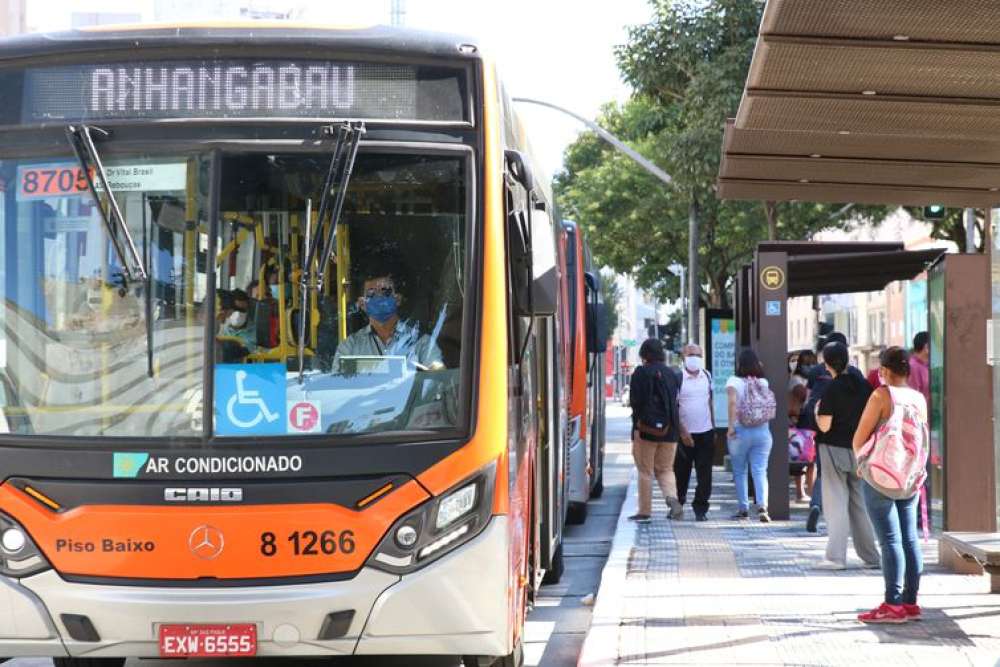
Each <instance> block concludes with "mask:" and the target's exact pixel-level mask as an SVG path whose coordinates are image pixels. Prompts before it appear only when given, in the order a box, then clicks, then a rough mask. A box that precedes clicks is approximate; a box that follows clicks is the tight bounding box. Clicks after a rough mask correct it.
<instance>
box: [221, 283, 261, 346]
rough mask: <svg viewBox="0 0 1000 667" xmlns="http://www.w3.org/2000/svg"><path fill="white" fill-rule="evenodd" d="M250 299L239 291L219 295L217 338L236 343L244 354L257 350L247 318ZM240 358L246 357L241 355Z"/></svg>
mask: <svg viewBox="0 0 1000 667" xmlns="http://www.w3.org/2000/svg"><path fill="white" fill-rule="evenodd" d="M249 308H250V297H248V296H247V293H246V292H244V291H243V290H241V289H236V290H232V291H231V292H220V294H219V314H218V317H219V320H220V326H219V338H221V339H230V340H232V342H234V343H238V344H239V345H241V346H242V347H243V348H244V349H245V350H246V353H250V352H254V351H255V350H256V349H257V335H256V332H255V331H254V327H253V326H251V323H250V320H249V318H248V316H247V311H248V310H249ZM240 356H246V355H245V354H242V355H240Z"/></svg>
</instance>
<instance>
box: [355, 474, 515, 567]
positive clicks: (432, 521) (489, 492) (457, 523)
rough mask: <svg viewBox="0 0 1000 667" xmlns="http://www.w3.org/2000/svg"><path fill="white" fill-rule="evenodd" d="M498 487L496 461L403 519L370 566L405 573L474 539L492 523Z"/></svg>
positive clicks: (387, 538) (386, 537) (393, 529)
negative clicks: (495, 489)
mask: <svg viewBox="0 0 1000 667" xmlns="http://www.w3.org/2000/svg"><path fill="white" fill-rule="evenodd" d="M495 486H496V462H494V463H491V464H490V465H488V466H487V467H486V468H483V469H482V470H481V471H479V472H478V473H476V474H475V475H474V476H472V477H470V478H469V479H467V480H465V481H464V482H462V483H461V484H458V485H457V486H455V487H454V488H453V489H451V490H449V491H447V492H445V493H442V494H441V495H440V496H438V497H437V498H433V499H431V500H429V501H427V502H426V503H424V504H423V505H421V506H420V507H417V508H416V509H414V510H412V511H411V512H409V513H408V514H405V515H404V516H403V517H402V518H400V519H399V520H398V521H397V522H396V523H395V525H394V526H393V527H392V528H391V529H390V530H389V532H388V533H386V536H385V537H384V538H382V541H381V542H380V543H379V545H378V547H377V548H376V549H375V552H374V553H373V554H372V556H371V558H369V559H368V565H370V566H372V567H375V568H378V569H380V570H385V571H387V572H392V573H394V574H405V573H407V572H412V571H413V570H416V569H418V568H421V567H423V566H424V565H426V564H427V563H430V562H431V561H433V560H435V559H437V558H440V557H441V556H443V555H444V554H446V553H448V552H449V551H451V550H452V549H454V548H455V547H457V546H459V545H460V544H462V543H464V542H467V541H469V540H471V539H472V538H473V537H475V536H476V535H478V534H479V533H480V532H481V531H482V529H483V528H484V527H485V526H486V524H487V522H488V521H489V518H490V515H491V513H492V509H493V492H494V487H495Z"/></svg>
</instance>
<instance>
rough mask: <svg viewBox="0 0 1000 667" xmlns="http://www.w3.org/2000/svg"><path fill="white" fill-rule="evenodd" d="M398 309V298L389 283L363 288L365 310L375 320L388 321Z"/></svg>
mask: <svg viewBox="0 0 1000 667" xmlns="http://www.w3.org/2000/svg"><path fill="white" fill-rule="evenodd" d="M398 310H399V298H398V297H397V295H396V290H395V288H394V287H393V286H392V285H391V284H383V285H377V286H375V287H371V288H369V289H367V290H365V312H366V313H368V317H370V318H372V319H373V320H375V321H376V322H379V323H382V322H388V321H389V320H390V319H392V316H393V315H395V314H396V313H397V312H398Z"/></svg>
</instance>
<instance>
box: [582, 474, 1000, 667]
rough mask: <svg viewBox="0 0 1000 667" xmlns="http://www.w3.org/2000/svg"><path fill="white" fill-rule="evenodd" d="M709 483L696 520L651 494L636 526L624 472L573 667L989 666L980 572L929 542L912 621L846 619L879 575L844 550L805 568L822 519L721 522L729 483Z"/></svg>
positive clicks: (801, 510)
mask: <svg viewBox="0 0 1000 667" xmlns="http://www.w3.org/2000/svg"><path fill="white" fill-rule="evenodd" d="M692 477H693V476H692ZM714 482H715V487H714V491H713V498H712V511H711V512H710V513H709V521H707V522H704V523H695V522H694V520H693V515H692V513H691V511H690V508H689V507H688V506H685V517H684V519H683V520H682V521H679V522H677V521H669V520H668V519H666V508H665V506H664V504H663V500H662V498H661V497H660V496H659V495H657V496H656V497H655V500H654V515H655V517H654V520H653V522H652V523H650V524H647V525H640V526H637V525H636V524H634V523H632V522H630V521H628V520H627V519H626V517H628V516H629V515H631V514H634V513H635V511H636V480H635V473H634V471H633V473H632V478H631V481H630V483H629V490H628V495H627V496H626V499H625V503H624V505H623V506H622V511H621V515H620V516H619V519H618V525H617V530H616V534H615V540H614V545H613V547H612V551H611V556H610V557H609V559H608V562H607V565H606V566H605V569H604V573H603V577H602V581H601V588H600V592H599V594H598V597H597V602H596V606H595V609H594V616H593V621H592V625H591V629H590V631H589V633H588V636H587V639H586V642H585V643H584V648H583V652H582V653H581V656H580V661H579V665H580V667H594V666H597V665H617V664H621V665H662V664H673V665H678V664H696V665H850V666H852V667H854V666H859V665H934V666H935V667H955V666H957V665H976V666H977V667H978V666H983V667H1000V595H992V596H991V595H990V594H989V593H988V590H989V584H988V580H987V578H985V577H971V576H961V575H954V574H950V573H947V572H945V571H943V570H942V569H940V568H939V567H938V566H937V543H936V541H935V540H933V539H931V541H930V542H928V543H926V544H924V545H923V546H924V555H925V572H924V578H923V581H922V584H921V595H920V603H921V605H922V606H923V608H924V620H922V621H919V622H911V623H907V624H905V625H897V626H865V625H863V624H861V623H859V622H858V621H857V620H856V618H855V617H856V615H857V613H858V612H859V611H862V610H867V609H870V608H871V607H874V606H875V605H876V604H877V603H879V602H881V595H882V590H883V585H882V576H881V573H880V572H878V571H874V572H872V571H866V570H862V569H860V568H859V566H860V561H858V560H856V555H855V554H853V553H850V556H851V558H853V559H854V560H853V561H851V565H853V566H854V567H853V568H852V569H848V570H846V571H843V572H821V571H815V570H812V569H811V566H812V565H813V564H814V563H816V562H818V561H819V560H820V559H821V558H822V557H823V550H824V547H825V544H826V537H825V533H824V530H823V527H822V523H821V528H820V533H819V534H816V535H813V534H809V533H807V532H805V529H804V525H805V512H806V509H805V507H804V506H795V507H793V510H792V520H791V521H779V522H775V523H772V524H762V523H760V522H757V521H752V522H748V521H742V522H737V521H731V520H729V519H728V517H729V516H730V515H731V514H733V512H735V509H736V503H735V493H734V489H733V484H732V476H731V475H730V474H729V473H726V472H724V471H722V470H721V469H718V468H717V469H716V471H715V479H714ZM693 483H694V480H693V479H692V485H693ZM654 486H655V485H654ZM656 493H657V494H658V493H659V492H658V491H657V492H656ZM691 493H693V489H692V490H691Z"/></svg>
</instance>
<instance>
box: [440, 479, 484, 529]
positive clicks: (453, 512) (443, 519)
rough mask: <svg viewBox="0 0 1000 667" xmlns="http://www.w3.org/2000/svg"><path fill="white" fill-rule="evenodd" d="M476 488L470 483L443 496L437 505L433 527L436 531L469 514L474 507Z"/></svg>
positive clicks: (473, 483) (474, 484) (475, 485)
mask: <svg viewBox="0 0 1000 667" xmlns="http://www.w3.org/2000/svg"><path fill="white" fill-rule="evenodd" d="M476 487H477V484H476V483H475V482H472V483H471V484H466V485H465V486H463V487H462V488H461V489H459V490H458V491H453V492H451V493H449V494H448V495H447V496H445V497H444V498H443V499H442V500H441V502H440V503H439V504H438V511H437V519H435V521H434V527H435V528H436V529H438V530H442V529H443V528H447V527H448V526H450V525H451V524H453V523H455V522H456V521H458V520H459V519H461V518H462V517H463V516H465V515H466V514H468V513H469V512H471V511H472V508H474V507H475V506H476V495H477V493H476V490H477V489H476Z"/></svg>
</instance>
